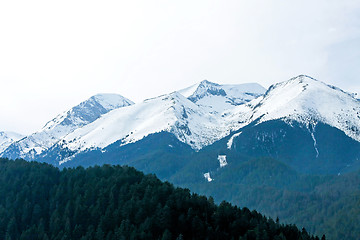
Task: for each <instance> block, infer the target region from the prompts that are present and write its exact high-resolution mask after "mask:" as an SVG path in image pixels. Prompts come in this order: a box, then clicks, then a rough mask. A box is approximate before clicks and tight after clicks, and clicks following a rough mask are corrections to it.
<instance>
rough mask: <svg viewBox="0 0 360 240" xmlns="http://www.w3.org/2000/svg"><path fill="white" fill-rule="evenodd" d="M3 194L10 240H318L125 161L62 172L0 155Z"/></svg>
mask: <svg viewBox="0 0 360 240" xmlns="http://www.w3.org/2000/svg"><path fill="white" fill-rule="evenodd" d="M0 196H1V198H0V239H6V240H10V239H11V240H15V239H41V240H45V239H59V240H65V239H83V240H85V239H99V240H100V239H109V240H110V239H236V240H237V239H264V240H266V239H279V240H280V239H303V240H305V239H319V238H318V237H314V236H310V235H309V234H308V233H307V232H306V230H305V229H301V230H299V229H298V228H297V227H296V226H295V225H284V224H281V223H279V221H278V219H277V220H275V221H274V220H272V219H271V218H267V217H265V216H263V215H261V214H260V213H258V212H256V211H250V210H249V209H247V208H242V209H240V208H238V207H236V206H232V205H231V204H229V203H227V202H222V203H221V204H219V205H216V204H215V203H214V200H213V199H212V198H211V197H210V198H206V197H204V196H200V195H197V194H194V193H191V192H190V191H189V190H188V189H182V188H175V187H174V186H173V185H171V184H170V183H168V182H161V181H160V180H159V179H158V178H157V177H156V176H155V175H151V174H150V175H144V174H143V173H141V172H139V171H137V170H135V169H134V168H132V167H127V166H124V167H121V166H110V165H104V166H102V167H99V166H95V167H90V168H86V169H84V168H83V167H77V168H65V169H63V170H59V169H58V168H55V167H53V166H51V165H48V164H44V163H37V162H26V161H23V160H15V161H11V160H6V159H0ZM322 239H325V237H324V236H323V237H322Z"/></svg>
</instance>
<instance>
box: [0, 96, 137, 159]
mask: <svg viewBox="0 0 360 240" xmlns="http://www.w3.org/2000/svg"><path fill="white" fill-rule="evenodd" d="M132 104H133V102H132V101H130V100H128V99H126V98H124V97H122V96H121V95H116V94H98V95H95V96H93V97H91V98H89V99H88V100H86V101H84V102H82V103H80V104H79V105H77V106H75V107H73V108H71V109H70V110H68V111H66V112H64V113H62V114H59V115H58V116H57V117H55V118H54V119H53V120H51V121H49V122H48V123H47V124H46V125H45V126H44V127H43V128H42V129H41V130H40V131H38V132H35V133H33V134H31V135H29V136H27V137H25V138H23V139H21V140H19V141H17V142H14V143H13V144H11V145H10V146H9V147H8V148H7V149H6V150H5V151H4V152H3V153H2V156H3V157H9V158H13V159H15V158H24V159H27V160H31V159H35V158H36V155H38V154H40V153H42V152H43V151H44V150H46V149H48V148H49V147H51V146H52V145H54V144H55V143H56V142H58V141H59V140H60V139H61V138H63V137H65V136H66V135H68V134H69V133H71V132H72V131H74V130H76V129H78V128H81V127H83V126H85V125H87V124H89V123H91V122H93V121H95V120H96V119H98V118H99V117H100V116H101V115H103V114H105V113H107V112H109V111H111V110H113V109H116V108H121V107H125V106H129V105H132Z"/></svg>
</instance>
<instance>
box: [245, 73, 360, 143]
mask: <svg viewBox="0 0 360 240" xmlns="http://www.w3.org/2000/svg"><path fill="white" fill-rule="evenodd" d="M251 105H252V116H251V119H250V121H253V120H255V119H257V120H258V121H259V122H264V121H268V120H273V119H283V120H285V121H298V122H302V123H304V124H306V125H309V124H316V123H317V122H322V123H325V124H328V125H330V126H332V127H335V128H338V129H340V130H341V131H343V132H344V133H345V134H346V135H348V136H350V137H352V138H353V139H355V140H357V141H360V121H359V120H360V104H359V101H357V100H356V99H355V98H353V97H352V96H351V95H350V94H348V93H346V92H344V91H343V90H341V89H339V88H337V87H334V86H331V85H327V84H325V83H323V82H321V81H318V80H316V79H314V78H311V77H309V76H306V75H300V76H298V77H295V78H292V79H290V80H288V81H285V82H281V83H278V84H274V85H272V86H271V87H270V88H269V89H268V91H267V92H266V94H265V95H264V96H263V97H261V98H259V99H256V100H255V101H254V102H252V103H251Z"/></svg>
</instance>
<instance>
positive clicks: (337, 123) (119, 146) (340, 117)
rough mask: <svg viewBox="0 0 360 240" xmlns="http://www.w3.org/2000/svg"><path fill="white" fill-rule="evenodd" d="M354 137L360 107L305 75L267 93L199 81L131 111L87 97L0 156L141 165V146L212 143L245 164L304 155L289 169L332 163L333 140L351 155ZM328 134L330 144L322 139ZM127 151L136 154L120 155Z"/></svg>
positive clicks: (198, 147) (359, 133) (118, 101)
mask: <svg viewBox="0 0 360 240" xmlns="http://www.w3.org/2000/svg"><path fill="white" fill-rule="evenodd" d="M124 106H126V107H124ZM359 129H360V102H359V101H358V100H357V99H355V98H354V97H353V96H352V95H351V94H348V93H346V92H344V91H342V90H341V89H339V88H336V87H333V86H330V85H327V84H325V83H323V82H320V81H317V80H315V79H313V78H311V77H308V76H305V75H300V76H298V77H295V78H293V79H290V80H288V81H285V82H281V83H278V84H274V85H272V86H271V87H270V88H269V89H268V90H267V91H265V89H264V88H263V87H261V86H260V85H258V84H239V85H219V84H216V83H211V82H209V81H206V80H205V81H202V82H200V83H198V84H195V85H193V86H191V87H189V88H186V89H183V90H180V91H177V92H173V93H170V94H166V95H163V96H159V97H155V98H152V99H147V100H145V101H143V102H140V103H137V104H133V103H132V102H131V101H129V100H127V99H124V98H122V97H121V96H114V95H97V96H94V97H93V98H90V99H89V100H87V101H85V102H83V103H81V104H80V105H78V106H76V107H74V108H72V109H71V110H69V111H67V112H65V113H63V114H61V115H59V116H58V117H56V118H55V119H53V120H52V121H50V122H49V123H47V124H46V125H45V127H44V128H43V129H42V130H41V131H39V132H36V133H34V134H32V135H30V136H28V137H26V138H24V139H22V140H20V141H17V142H15V143H13V144H11V145H10V147H8V148H7V149H6V150H5V151H4V152H3V156H6V157H9V158H17V157H24V158H26V159H35V160H41V159H51V158H54V157H55V158H56V161H55V162H56V163H57V164H63V163H68V162H69V161H70V160H75V161H76V159H77V157H78V155H79V154H81V155H82V156H84V154H85V155H86V153H90V152H92V151H96V152H97V154H105V152H108V153H107V154H108V155H107V156H115V155H116V156H118V153H115V152H114V151H117V152H121V156H130V155H134V154H135V153H134V151H137V153H136V156H137V157H140V158H141V156H140V155H141V154H140V153H142V154H146V153H145V152H144V151H145V150H144V149H148V146H149V144H150V142H149V141H150V140H147V139H153V140H151V141H159V144H160V142H161V144H165V146H166V147H170V148H173V147H174V142H172V143H171V144H170V143H168V144H166V141H164V140H160V139H161V138H164V139H168V138H169V139H171V141H174V139H176V141H178V142H179V144H180V145H181V144H183V145H181V146H182V148H184V149H185V148H186V147H185V146H187V147H189V149H188V150H186V151H193V152H194V153H196V152H199V151H202V149H204V147H206V146H208V148H209V149H211V148H212V145H214V143H216V144H215V145H216V146H218V147H219V146H220V148H219V149H217V150H214V152H219V153H220V152H221V153H224V152H226V151H235V152H236V151H242V152H243V153H244V154H248V155H249V156H252V155H254V156H258V155H259V156H263V155H264V156H267V155H268V156H272V157H278V158H279V159H280V160H281V159H285V158H288V157H291V152H289V151H290V150H291V151H294V152H296V151H297V150H298V149H300V150H301V151H302V152H303V153H304V154H299V155H298V158H299V160H296V161H300V162H301V161H302V160H301V159H302V158H304V157H306V159H308V160H309V159H317V158H318V159H325V158H326V159H331V158H333V157H335V156H336V157H337V158H338V156H339V154H340V152H341V151H343V150H344V146H345V145H344V144H342V145H340V144H339V145H338V146H341V148H337V146H335V147H333V149H334V151H333V153H334V154H333V155H329V154H328V155H326V154H324V152H327V153H329V152H331V150H329V149H327V146H329V145H331V144H332V143H333V142H334V141H335V140H334V139H335V138H338V139H342V140H341V141H343V142H346V143H347V144H348V145H349V146H352V147H353V148H357V147H356V146H358V145H357V144H359V142H360V130H359ZM163 133H166V134H165V135H163ZM330 133H331V134H332V137H329V136H328V137H327V138H326V137H324V136H326V134H328V135H329V134H330ZM341 134H343V135H344V136H342V135H341ZM169 135H171V136H172V137H169ZM164 136H166V137H164ZM296 136H298V138H299V141H300V142H299V144H300V145H297V143H296ZM300 136H301V137H300ZM300 138H302V139H301V140H300ZM347 138H349V139H350V140H349V139H347ZM155 139H156V140H155ZM222 141H225V143H224V144H222ZM294 141H295V142H294ZM301 141H303V143H304V144H302V143H301ZM135 143H136V144H135ZM131 144H135V145H133V146H136V148H134V147H127V146H129V145H131ZM144 144H146V145H147V146H145V145H144ZM301 144H302V145H301ZM150 145H152V144H150ZM175 145H176V144H175ZM180 145H179V146H180ZM288 145H289V146H288ZM325 145H326V146H325ZM110 146H111V147H110ZM114 146H115V147H114ZM294 146H297V149H294V148H293V147H294ZM359 146H360V145H359ZM156 147H157V148H158V149H163V147H162V146H156ZM216 148H217V147H216ZM110 149H111V150H110ZM126 149H128V150H126ZM130 149H131V150H130ZM140 149H142V150H140ZM286 149H287V150H289V149H290V150H289V151H287V150H286ZM250 150H251V151H250ZM283 150H284V151H283ZM127 151H131V152H127ZM148 151H158V150H157V149H153V150H152V149H148ZM165 151H168V150H165ZM110 152H112V153H110ZM358 152H359V153H360V151H358V150H357V149H355V150H354V151H348V153H349V154H350V155H348V156H347V158H348V159H349V161H350V162H347V165H349V164H352V163H353V162H352V161H354V159H355V160H356V158H357V156H358ZM157 154H159V152H157ZM359 157H360V155H359ZM215 158H217V156H216V157H215ZM127 159H128V160H129V159H130V158H129V157H127ZM339 159H340V158H338V160H339ZM84 161H85V160H84ZM103 161H104V162H106V159H105V160H103ZM129 161H130V160H129ZM294 161H295V160H294ZM296 161H295V162H296ZM324 161H325V160H322V162H321V161H320V160H319V162H321V163H324ZM303 162H305V161H303ZM99 164H101V163H100V162H99ZM229 164H231V163H229ZM330 165H331V164H329V166H330ZM333 165H334V164H333ZM333 165H331V166H332V168H331V169H332V170H333V169H342V168H343V167H344V163H341V162H336V164H335V165H334V166H333ZM294 166H297V165H296V164H295V165H294ZM302 166H303V165H302ZM326 171H327V170H326V169H325V170H324V171H323V172H326ZM334 171H335V170H334Z"/></svg>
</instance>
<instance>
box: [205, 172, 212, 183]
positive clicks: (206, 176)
mask: <svg viewBox="0 0 360 240" xmlns="http://www.w3.org/2000/svg"><path fill="white" fill-rule="evenodd" d="M204 178H205V179H206V180H207V181H208V182H211V181H213V180H214V179H212V178H211V176H210V173H208V172H207V173H204Z"/></svg>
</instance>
